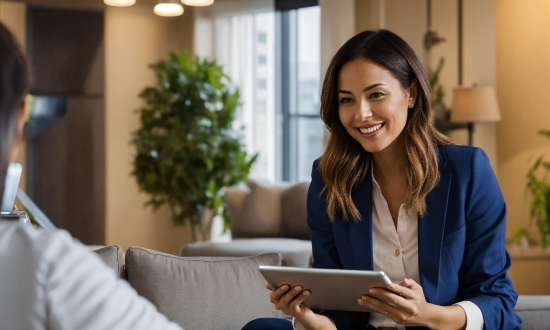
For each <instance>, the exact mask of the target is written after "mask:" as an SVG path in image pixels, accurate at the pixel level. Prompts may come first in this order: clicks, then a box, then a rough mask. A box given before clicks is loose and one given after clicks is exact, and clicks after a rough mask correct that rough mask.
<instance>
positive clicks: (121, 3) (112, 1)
mask: <svg viewBox="0 0 550 330" xmlns="http://www.w3.org/2000/svg"><path fill="white" fill-rule="evenodd" d="M103 2H104V3H105V4H106V5H109V6H115V7H128V6H132V5H134V4H135V3H136V0H103Z"/></svg>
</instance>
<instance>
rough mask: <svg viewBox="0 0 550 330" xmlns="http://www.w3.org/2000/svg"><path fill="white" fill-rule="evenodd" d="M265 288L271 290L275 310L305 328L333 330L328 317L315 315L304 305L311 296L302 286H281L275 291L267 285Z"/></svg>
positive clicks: (270, 296) (270, 297) (270, 295)
mask: <svg viewBox="0 0 550 330" xmlns="http://www.w3.org/2000/svg"><path fill="white" fill-rule="evenodd" d="M265 287H266V288H267V289H268V290H271V293H270V294H269V300H270V301H271V303H272V304H273V305H275V309H277V310H280V311H282V312H283V314H285V315H289V316H292V317H294V319H295V321H298V322H300V323H301V324H302V325H303V326H304V328H306V329H331V327H326V325H333V323H332V322H331V321H330V320H329V319H328V318H327V317H326V316H323V315H319V314H315V313H314V312H313V311H312V310H311V309H309V308H307V307H306V306H304V305H302V302H303V301H304V300H305V299H306V298H307V297H308V296H309V290H304V289H303V287H302V286H300V285H297V286H295V287H292V288H291V287H290V286H289V285H287V284H284V285H281V286H280V287H278V288H277V289H275V290H273V289H272V288H271V286H270V285H269V284H267V283H266V285H265ZM327 321H328V323H327ZM332 329H336V328H332Z"/></svg>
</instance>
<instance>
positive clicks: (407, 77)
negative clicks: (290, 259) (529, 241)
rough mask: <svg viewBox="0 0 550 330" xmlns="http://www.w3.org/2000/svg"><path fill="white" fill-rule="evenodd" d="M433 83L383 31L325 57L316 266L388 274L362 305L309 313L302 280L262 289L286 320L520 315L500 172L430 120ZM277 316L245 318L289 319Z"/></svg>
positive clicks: (511, 325) (429, 323) (415, 322)
mask: <svg viewBox="0 0 550 330" xmlns="http://www.w3.org/2000/svg"><path fill="white" fill-rule="evenodd" d="M430 93H431V89H430V85H429V81H428V78H427V76H426V73H425V72H424V69H423V68H422V65H421V64H420V61H419V60H418V57H417V56H416V54H415V53H414V52H413V50H412V49H411V47H410V46H409V45H408V44H407V43H406V42H405V41H404V40H403V39H401V38H400V37H399V36H397V35H395V34H394V33H392V32H390V31H387V30H377V31H365V32H362V33H359V34H358V35H356V36H354V37H353V38H351V39H350V40H349V41H347V42H346V43H345V44H344V45H343V46H342V47H341V48H340V50H338V52H337V53H336V55H335V56H334V57H333V59H332V61H331V63H330V65H329V67H328V69H327V73H326V75H325V80H324V83H323V92H322V95H321V118H322V119H323V121H324V123H325V125H326V126H327V128H328V129H329V131H330V133H331V134H330V138H329V141H328V145H327V148H326V149H325V152H324V153H323V155H322V156H321V157H320V158H319V160H318V161H315V162H314V164H313V169H312V174H311V175H312V180H311V184H310V187H309V192H308V199H307V210H308V225H309V228H310V232H311V242H312V248H313V267H314V268H332V269H350V270H375V271H384V272H385V273H386V274H387V275H388V276H389V278H390V279H391V280H393V283H392V284H390V285H388V286H387V287H376V288H371V289H370V290H369V291H368V292H364V294H363V295H361V296H360V297H357V298H358V299H357V302H356V303H357V304H358V305H360V306H362V307H364V312H353V311H336V310H323V311H321V312H313V311H312V310H310V309H309V308H307V307H305V306H304V305H302V304H301V303H302V302H303V301H304V300H305V299H307V297H308V295H309V288H308V287H302V286H301V285H297V286H295V287H293V288H291V287H290V286H289V285H281V286H280V287H278V288H271V289H273V291H272V292H271V294H270V300H271V302H272V303H273V304H274V305H275V308H276V309H278V310H281V311H283V313H285V314H287V315H290V316H293V317H294V327H295V329H304V328H305V329H335V328H337V329H365V328H367V329H378V328H381V327H391V328H397V329H405V326H420V327H424V328H430V329H466V327H467V329H481V328H487V329H515V328H516V327H517V326H518V325H519V324H520V323H521V320H520V319H519V317H518V316H517V315H516V314H515V312H514V311H513V308H514V306H515V304H516V300H517V293H516V292H515V290H514V287H513V284H512V282H511V280H510V278H509V277H508V275H507V270H508V268H509V267H510V264H511V262H510V257H509V255H508V253H507V252H506V250H505V246H504V242H505V237H504V233H505V225H506V207H505V204H504V199H503V196H502V193H501V192H500V188H499V186H498V182H497V180H496V177H495V175H494V173H493V171H492V168H491V166H490V164H489V160H488V158H487V156H486V154H485V153H484V152H483V151H482V150H481V149H479V148H472V147H466V146H456V145H451V144H450V142H449V140H448V138H446V137H445V136H444V135H442V134H441V133H440V132H438V131H437V130H436V129H435V128H434V126H433V123H432V112H431V107H430V100H431V95H430ZM488 260H490V262H487V261H488ZM440 279H444V280H440ZM368 311H374V312H368ZM276 322H279V324H278V325H276V324H275V323H276ZM276 322H270V321H269V320H257V321H252V322H251V323H250V324H249V325H248V326H249V328H250V329H254V328H260V327H262V328H266V327H265V325H266V324H267V325H270V324H272V325H274V326H275V327H272V328H278V329H283V328H291V327H292V325H291V324H290V322H287V324H286V325H284V324H282V323H280V321H276ZM247 329H248V328H247Z"/></svg>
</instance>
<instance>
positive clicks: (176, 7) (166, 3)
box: [153, 0, 183, 17]
mask: <svg viewBox="0 0 550 330" xmlns="http://www.w3.org/2000/svg"><path fill="white" fill-rule="evenodd" d="M153 11H154V12H155V14H157V15H159V16H165V17H174V16H180V15H181V14H183V6H182V5H181V3H180V2H179V1H178V0H159V2H158V4H157V5H156V6H155V9H154V10H153Z"/></svg>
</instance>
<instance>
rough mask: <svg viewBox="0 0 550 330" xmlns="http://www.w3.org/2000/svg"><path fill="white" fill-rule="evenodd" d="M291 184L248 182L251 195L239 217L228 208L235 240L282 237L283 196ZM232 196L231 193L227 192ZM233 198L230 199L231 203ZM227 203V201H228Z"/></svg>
mask: <svg viewBox="0 0 550 330" xmlns="http://www.w3.org/2000/svg"><path fill="white" fill-rule="evenodd" d="M289 186H290V183H274V184H271V183H270V184H267V183H261V182H257V181H254V180H249V181H248V188H249V189H250V193H249V194H248V195H247V196H246V198H245V200H244V201H243V204H242V206H243V209H242V211H241V212H239V213H240V215H239V216H237V214H235V213H234V212H232V208H231V207H228V211H229V216H230V218H231V235H232V237H234V238H245V237H280V236H282V233H281V194H282V192H283V191H284V190H285V189H286V188H288V187H289ZM227 193H229V194H231V192H226V195H227ZM230 200H231V198H229V201H230ZM226 203H227V201H226Z"/></svg>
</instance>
